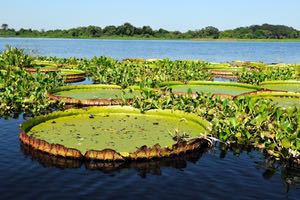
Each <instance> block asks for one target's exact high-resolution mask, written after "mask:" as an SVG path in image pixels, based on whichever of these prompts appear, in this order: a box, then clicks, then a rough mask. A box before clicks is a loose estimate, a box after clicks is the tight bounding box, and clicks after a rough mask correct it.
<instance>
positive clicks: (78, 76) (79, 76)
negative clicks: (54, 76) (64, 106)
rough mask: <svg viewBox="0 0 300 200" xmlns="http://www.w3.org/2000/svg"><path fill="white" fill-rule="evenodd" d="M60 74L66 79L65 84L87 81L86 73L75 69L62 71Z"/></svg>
mask: <svg viewBox="0 0 300 200" xmlns="http://www.w3.org/2000/svg"><path fill="white" fill-rule="evenodd" d="M59 72H60V74H61V75H62V76H63V77H65V79H66V80H65V82H67V83H73V82H79V81H83V80H85V72H84V71H82V70H75V69H60V71H59Z"/></svg>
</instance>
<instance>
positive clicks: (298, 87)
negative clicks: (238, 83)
mask: <svg viewBox="0 0 300 200" xmlns="http://www.w3.org/2000/svg"><path fill="white" fill-rule="evenodd" d="M260 86H261V87H263V88H266V89H269V90H281V91H288V92H298V93H300V81H295V80H286V81H265V82H262V83H260Z"/></svg>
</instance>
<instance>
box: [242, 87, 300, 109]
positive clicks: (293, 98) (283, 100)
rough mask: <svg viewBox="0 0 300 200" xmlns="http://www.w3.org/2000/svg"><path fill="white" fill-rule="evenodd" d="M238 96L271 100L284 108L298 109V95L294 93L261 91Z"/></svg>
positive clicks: (299, 102)
mask: <svg viewBox="0 0 300 200" xmlns="http://www.w3.org/2000/svg"><path fill="white" fill-rule="evenodd" d="M240 96H250V97H252V98H264V99H271V100H272V101H273V102H275V103H278V104H279V105H281V106H284V107H293V106H296V107H300V93H296V92H284V91H273V90H261V91H256V92H249V93H245V94H242V95H240Z"/></svg>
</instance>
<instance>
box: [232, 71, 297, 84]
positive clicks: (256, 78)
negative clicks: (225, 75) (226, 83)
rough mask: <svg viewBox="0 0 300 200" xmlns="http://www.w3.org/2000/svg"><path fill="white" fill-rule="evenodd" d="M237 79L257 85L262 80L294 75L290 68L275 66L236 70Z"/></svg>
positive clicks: (286, 78) (284, 78)
mask: <svg viewBox="0 0 300 200" xmlns="http://www.w3.org/2000/svg"><path fill="white" fill-rule="evenodd" d="M236 75H237V77H238V78H237V80H238V82H241V83H249V84H253V85H259V84H260V83H261V82H263V81H272V80H290V79H295V78H296V75H295V72H294V70H293V69H292V68H280V67H278V68H275V69H268V70H264V71H260V70H259V71H255V70H251V71H246V70H245V71H242V72H237V73H236Z"/></svg>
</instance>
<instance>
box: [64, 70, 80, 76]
mask: <svg viewBox="0 0 300 200" xmlns="http://www.w3.org/2000/svg"><path fill="white" fill-rule="evenodd" d="M59 72H61V73H62V75H63V76H72V75H77V76H78V75H80V76H85V72H84V71H83V70H79V69H60V70H59Z"/></svg>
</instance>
